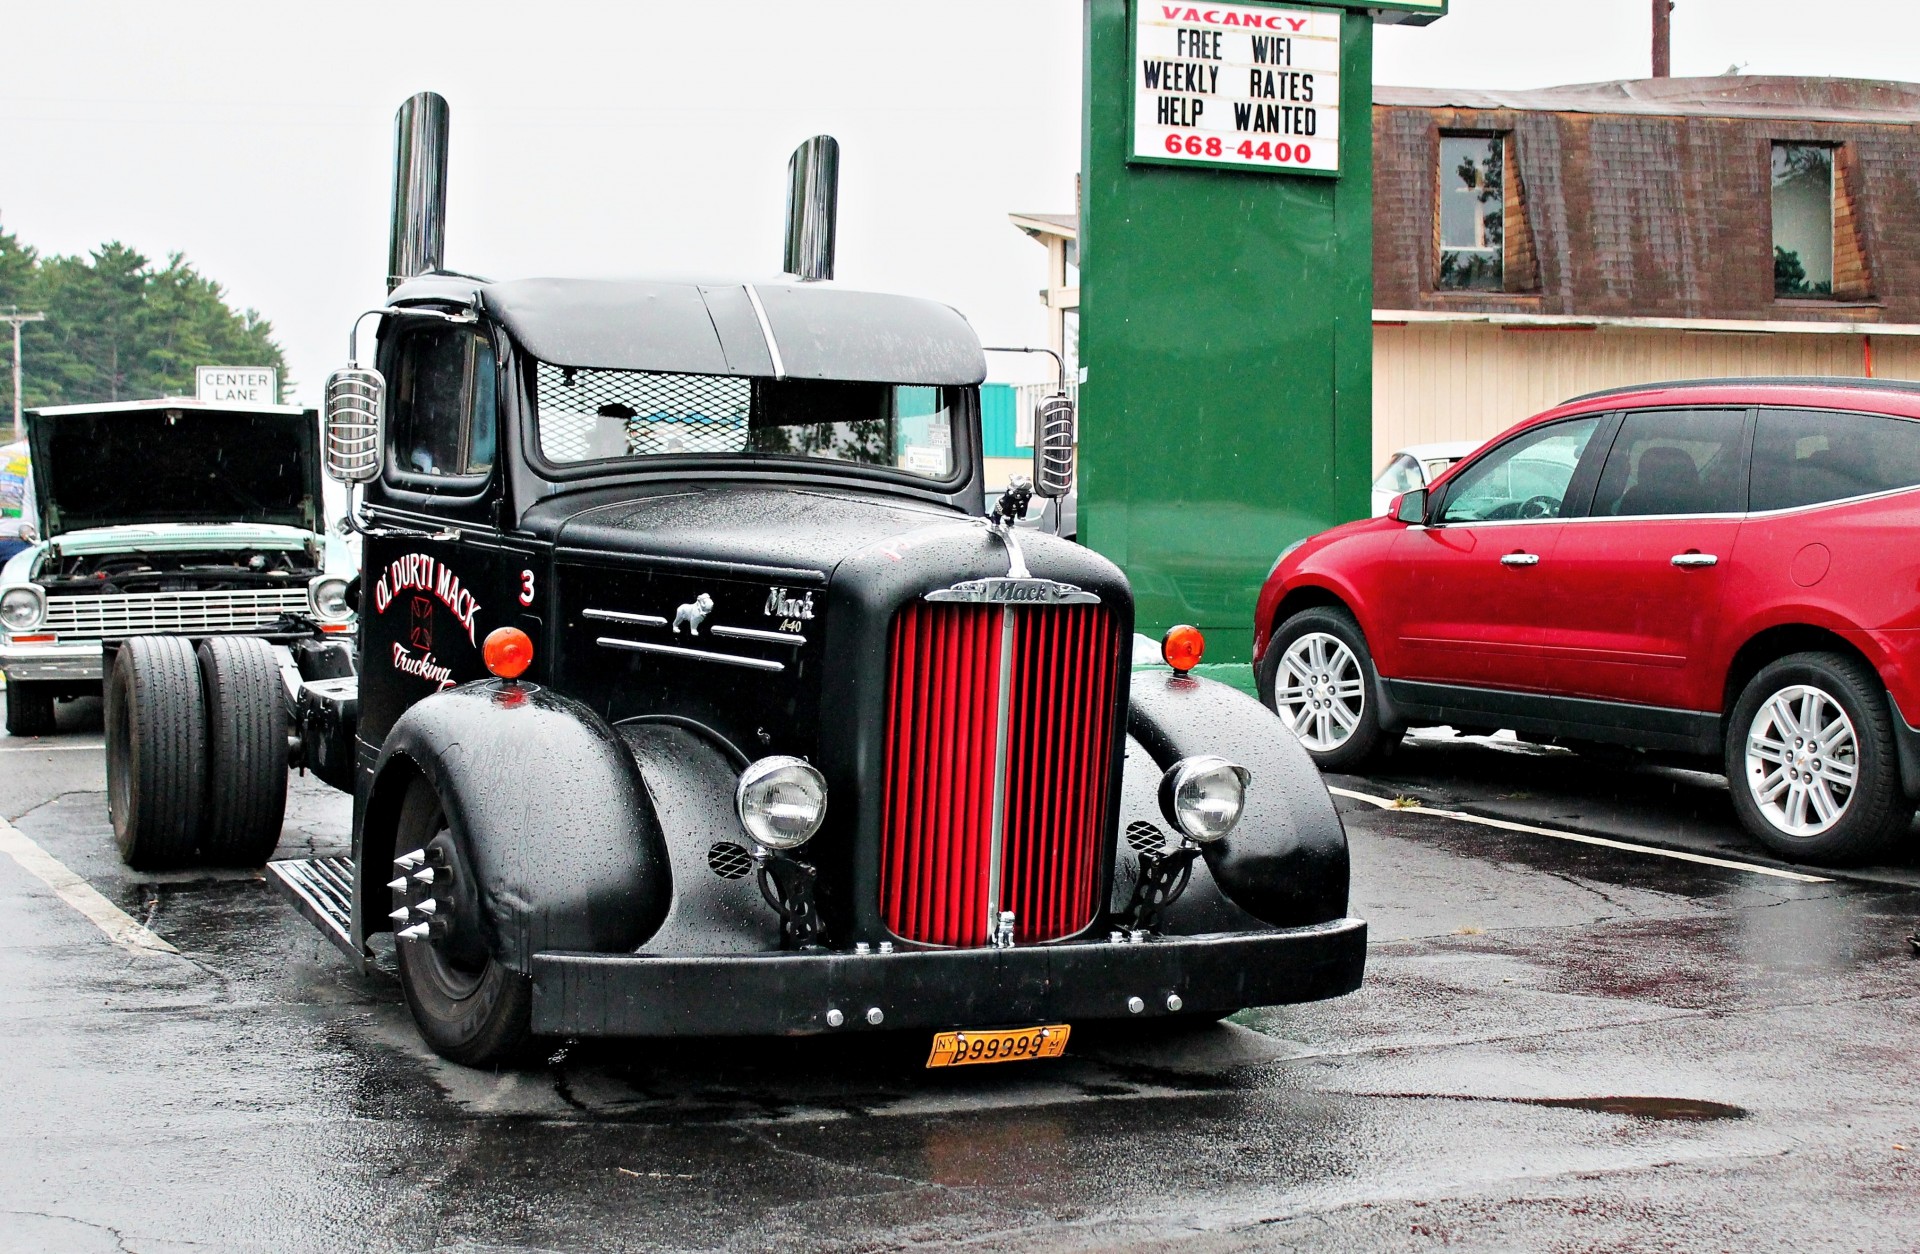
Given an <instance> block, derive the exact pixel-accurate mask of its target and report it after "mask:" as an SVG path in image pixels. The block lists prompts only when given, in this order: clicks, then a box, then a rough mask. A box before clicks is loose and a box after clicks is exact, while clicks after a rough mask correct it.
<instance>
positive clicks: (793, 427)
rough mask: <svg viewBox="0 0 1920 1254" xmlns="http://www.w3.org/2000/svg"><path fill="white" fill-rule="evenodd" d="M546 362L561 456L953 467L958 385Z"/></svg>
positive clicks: (539, 371)
mask: <svg viewBox="0 0 1920 1254" xmlns="http://www.w3.org/2000/svg"><path fill="white" fill-rule="evenodd" d="M535 367H536V368H535V372H534V386H535V389H536V391H535V406H536V412H537V414H538V424H537V425H538V431H539V439H540V453H541V455H542V456H543V457H545V458H546V459H547V460H548V461H550V462H560V463H571V462H589V461H604V460H609V459H615V458H628V457H684V456H700V455H715V454H719V455H725V454H733V455H738V456H781V457H805V458H812V459H816V460H825V461H837V462H851V463H854V464H857V465H863V466H881V467H886V468H888V469H893V470H903V471H906V472H908V473H910V474H915V475H920V476H923V477H926V478H931V479H944V478H947V477H948V476H949V475H951V474H952V473H953V469H954V460H953V412H954V406H955V403H956V401H957V397H958V392H957V390H956V389H952V388H937V387H910V386H900V385H896V384H886V383H842V382H834V381H820V380H808V379H779V380H776V379H747V378H739V377H735V376H728V375H701V374H663V373H657V372H652V371H642V370H596V369H591V368H587V367H572V366H555V365H550V364H548V363H546V362H537V363H535Z"/></svg>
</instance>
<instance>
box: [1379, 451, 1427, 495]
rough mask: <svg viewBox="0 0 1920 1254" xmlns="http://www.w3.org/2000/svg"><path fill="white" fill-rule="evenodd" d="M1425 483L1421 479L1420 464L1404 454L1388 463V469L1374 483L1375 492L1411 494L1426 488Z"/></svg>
mask: <svg viewBox="0 0 1920 1254" xmlns="http://www.w3.org/2000/svg"><path fill="white" fill-rule="evenodd" d="M1425 483H1426V480H1424V479H1422V478H1421V477H1420V463H1419V462H1417V461H1415V460H1413V458H1411V457H1408V456H1407V455H1406V454H1405V453H1402V454H1400V455H1399V456H1398V457H1396V458H1394V459H1393V460H1392V461H1390V462H1388V463H1387V468H1386V469H1385V470H1383V471H1381V472H1380V477H1379V478H1378V479H1375V480H1374V481H1373V490H1374V491H1375V492H1411V491H1413V490H1414V489H1415V488H1418V487H1422V486H1424V485H1425Z"/></svg>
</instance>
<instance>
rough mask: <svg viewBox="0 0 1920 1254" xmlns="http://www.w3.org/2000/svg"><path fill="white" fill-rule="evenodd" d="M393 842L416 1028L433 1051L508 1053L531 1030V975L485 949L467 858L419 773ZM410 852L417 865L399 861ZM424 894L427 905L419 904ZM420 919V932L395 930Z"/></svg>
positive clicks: (474, 1055)
mask: <svg viewBox="0 0 1920 1254" xmlns="http://www.w3.org/2000/svg"><path fill="white" fill-rule="evenodd" d="M393 852H394V860H395V863H394V865H395V874H396V875H397V876H400V877H401V878H404V879H405V880H406V886H405V887H404V888H398V889H393V890H392V892H391V896H392V900H393V908H394V910H395V911H400V910H405V911H407V912H408V914H407V917H406V918H404V919H395V920H394V932H395V935H396V938H397V952H398V958H399V964H400V988H401V990H402V991H403V992H404V993H405V994H406V999H407V1008H408V1009H409V1010H411V1011H412V1012H413V1021H414V1023H416V1024H417V1025H419V1028H420V1035H421V1036H422V1037H423V1038H425V1040H426V1042H427V1044H428V1045H429V1046H431V1047H432V1049H433V1052H434V1053H436V1054H439V1055H440V1056H441V1057H442V1058H446V1059H449V1060H451V1061H453V1062H457V1063H460V1064H462V1065H464V1066H468V1067H495V1066H500V1065H502V1064H507V1063H512V1062H515V1061H517V1060H518V1059H519V1058H520V1057H521V1056H522V1055H523V1054H525V1052H526V1049H527V1046H528V1043H529V1042H530V1041H531V1040H532V1037H533V981H532V980H531V979H529V978H528V977H527V976H524V975H521V974H520V973H519V972H518V971H514V970H511V969H510V968H508V967H505V966H502V965H501V964H500V963H499V961H498V960H496V959H495V958H494V957H493V956H492V955H491V954H490V953H489V952H488V951H487V947H486V942H485V938H484V937H483V936H482V935H481V931H480V905H479V896H478V892H477V889H476V887H475V884H474V880H473V874H472V869H471V864H470V863H469V862H468V861H467V860H466V857H465V854H464V853H463V852H462V850H461V848H460V842H459V841H457V840H456V839H455V838H454V833H453V830H452V827H451V825H450V824H449V823H448V822H447V818H446V812H445V809H444V808H443V807H442V806H441V804H440V797H439V795H438V794H437V793H436V792H435V791H434V788H433V785H432V784H430V783H428V782H427V781H426V780H424V779H417V780H415V781H414V782H413V784H412V786H411V788H410V789H409V790H408V792H407V797H406V800H405V801H404V802H403V803H402V804H401V807H400V821H399V830H398V831H397V832H396V833H395V836H394V846H393ZM415 853H418V854H421V855H422V856H423V858H424V861H423V862H422V863H421V865H420V866H419V867H412V868H408V867H404V866H403V865H402V864H404V863H406V862H407V861H408V858H409V855H411V854H415ZM426 869H431V870H432V871H433V873H434V874H433V878H432V880H431V881H428V882H422V881H421V880H420V879H419V878H418V875H419V872H420V871H421V870H426ZM428 901H431V902H433V903H434V909H433V913H432V914H431V915H427V914H425V913H422V911H421V907H422V906H423V905H424V904H425V903H426V902H428ZM420 923H424V924H425V925H426V927H427V929H428V932H427V934H426V935H424V936H418V937H414V938H407V937H402V936H400V935H399V934H400V933H401V932H403V931H406V930H408V929H409V928H411V927H413V926H415V925H417V924H420Z"/></svg>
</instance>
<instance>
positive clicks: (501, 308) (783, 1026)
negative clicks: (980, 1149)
mask: <svg viewBox="0 0 1920 1254" xmlns="http://www.w3.org/2000/svg"><path fill="white" fill-rule="evenodd" d="M446 126H447V121H446V106H445V103H444V102H443V101H441V100H440V99H439V98H438V97H436V96H432V95H430V94H425V95H422V96H419V97H415V98H414V99H413V100H412V101H410V102H408V104H407V105H406V106H404V107H403V109H402V111H401V115H400V119H399V131H400V141H401V143H400V154H399V160H398V163H397V168H396V176H395V184H396V207H395V215H394V216H395V228H396V229H395V243H394V251H393V261H392V264H391V266H390V269H391V272H392V280H393V286H392V289H391V295H390V299H389V301H388V303H387V305H386V306H385V307H383V308H381V309H379V310H377V311H372V312H373V313H375V314H377V316H378V319H379V323H378V326H379V334H378V348H377V350H376V354H375V357H374V360H373V362H372V364H371V365H361V364H355V365H352V366H349V367H348V368H346V369H344V370H342V371H340V372H338V373H336V375H335V376H334V377H333V379H332V380H330V382H329V385H328V397H327V406H326V416H325V432H324V438H325V443H326V448H327V459H328V466H329V469H330V471H331V472H332V473H334V474H335V475H336V477H340V478H344V479H346V480H349V481H350V482H352V483H353V484H355V485H357V486H355V487H354V488H352V489H351V492H352V495H353V500H352V503H351V505H350V509H349V515H350V517H351V519H352V520H353V526H355V527H356V528H358V529H359V530H360V531H361V532H362V534H363V536H364V556H363V562H362V569H363V575H362V582H361V584H360V586H359V587H358V589H357V598H358V599H357V608H358V612H359V633H358V650H357V651H358V668H357V669H358V674H357V677H355V678H317V679H301V680H297V681H295V686H294V688H293V691H294V693H295V697H294V700H295V708H294V713H293V728H294V735H293V738H292V742H293V745H294V755H295V762H296V764H297V765H302V766H305V767H308V768H310V769H313V770H315V771H317V772H318V773H320V774H321V775H322V776H323V777H324V778H326V779H328V780H330V781H332V782H334V783H336V784H338V785H339V786H340V787H342V788H347V789H351V790H352V792H353V796H354V802H355V804H354V845H353V854H352V856H351V857H350V858H345V859H310V860H292V861H282V862H276V863H272V864H271V866H270V870H271V872H272V875H273V877H274V879H275V880H276V881H277V882H278V883H279V884H280V885H282V886H283V887H284V888H285V889H286V891H288V892H289V893H290V894H291V895H292V896H293V898H294V899H295V901H296V902H297V903H298V904H299V905H300V906H301V908H302V909H303V910H304V911H305V912H306V913H307V914H308V915H309V916H310V917H311V918H312V919H313V920H314V921H315V922H316V923H318V924H319V925H320V926H321V927H322V928H323V929H325V930H326V931H327V932H328V934H329V935H330V936H332V937H333V938H334V939H335V940H336V941H337V943H338V944H339V945H340V946H341V947H342V948H343V949H344V950H345V951H346V952H347V953H348V954H349V955H351V956H352V957H353V958H354V960H355V961H361V962H365V961H367V960H368V959H369V958H370V957H371V956H372V955H373V952H374V951H373V949H372V947H371V944H370V942H371V939H372V938H373V937H375V935H376V934H377V933H382V932H387V931H391V932H393V933H394V935H395V937H396V951H397V963H398V971H399V976H400V980H401V983H402V985H403V987H404V990H405V994H406V998H407V1001H408V1004H409V1006H410V1007H411V1009H412V1011H413V1013H414V1016H415V1018H416V1020H417V1022H418V1024H419V1026H420V1030H421V1031H422V1033H423V1034H424V1035H425V1037H426V1039H427V1041H428V1042H429V1043H430V1044H431V1045H432V1046H433V1048H434V1049H436V1050H438V1051H439V1052H440V1053H442V1054H444V1055H446V1056H447V1057H449V1058H453V1059H456V1060H458V1061H461V1062H466V1063H471V1064H488V1063H494V1062H498V1061H500V1060H502V1059H505V1058H508V1057H511V1056H513V1055H515V1054H516V1053H517V1052H518V1051H519V1050H520V1049H521V1048H522V1046H523V1045H524V1044H525V1043H526V1042H527V1041H528V1040H529V1039H530V1038H531V1037H534V1036H585V1035H631V1036H668V1035H759V1034H792V1033H852V1032H868V1031H873V1030H876V1029H901V1028H908V1029H919V1030H925V1031H929V1032H931V1033H932V1034H933V1043H932V1051H931V1053H930V1055H929V1065H948V1064H954V1063H964V1062H977V1061H998V1060H1002V1059H1009V1058H1027V1057H1044V1056H1051V1055H1055V1054H1058V1053H1059V1052H1060V1051H1061V1049H1062V1048H1064V1046H1065V1043H1066V1040H1067V1035H1068V1033H1069V1032H1070V1030H1071V1028H1072V1026H1073V1025H1075V1024H1080V1023H1084V1022H1087V1021H1090V1020H1129V1019H1148V1018H1155V1017H1167V1016H1186V1017H1218V1016H1221V1015H1224V1014H1227V1013H1230V1012H1232V1011H1234V1010H1237V1009H1239V1008H1242V1007H1245V1006H1252V1005H1266V1004H1273V1003H1281V1002H1297V1001H1305V1000H1311V999H1317V998H1325V997H1332V996H1337V995H1339V994H1342V993H1345V992H1349V991H1351V990H1352V989H1354V988H1356V987H1357V986H1358V985H1359V982H1360V978H1361V971H1362V967H1363V963H1364V953H1365V934H1366V926H1365V924H1364V923H1362V922H1361V921H1360V920H1357V919H1353V918H1349V917H1347V913H1346V907H1347V878H1348V864H1347V847H1346V840H1345V834H1344V832H1343V830H1342V827H1341V824H1340V820H1339V817H1338V816H1337V814H1336V813H1335V811H1334V808H1333V806H1332V804H1331V802H1330V800H1329V798H1328V795H1327V791H1326V789H1325V787H1324V786H1323V785H1322V783H1321V781H1320V778H1319V776H1318V774H1317V773H1316V771H1315V769H1314V767H1313V765H1312V763H1311V762H1310V761H1309V760H1308V758H1307V756H1306V754H1305V753H1304V752H1303V751H1302V750H1301V749H1300V748H1299V747H1298V746H1297V745H1296V744H1295V743H1294V741H1293V740H1292V739H1291V738H1290V737H1289V736H1288V735H1287V734H1286V733H1285V732H1284V730H1283V729H1282V727H1281V725H1280V723H1279V722H1278V721H1277V720H1276V719H1275V717H1274V716H1273V715H1272V714H1271V713H1270V712H1268V711H1267V710H1266V709H1265V708H1264V707H1262V706H1261V705H1260V704H1259V703H1258V702H1257V701H1254V700H1253V699H1252V698H1250V697H1246V696H1243V695H1241V694H1239V693H1238V692H1235V691H1233V690H1232V689H1229V688H1226V687H1224V686H1222V685H1219V684H1215V683H1211V682H1208V681H1205V680H1201V679H1197V678H1191V677H1188V676H1186V675H1184V674H1181V673H1179V672H1177V671H1173V670H1150V671H1139V672H1136V671H1135V670H1134V669H1133V666H1132V658H1131V641H1132V633H1133V604H1132V598H1131V596H1130V594H1129V591H1128V586H1127V582H1126V579H1125V578H1124V576H1122V574H1121V573H1120V571H1119V570H1117V569H1116V568H1115V567H1114V566H1113V565H1112V564H1110V563H1109V562H1107V561H1105V560H1104V559H1102V558H1101V557H1099V556H1097V555H1095V554H1094V553H1092V552H1090V551H1089V550H1087V549H1085V548H1082V547H1079V546H1077V545H1075V544H1073V543H1070V542H1068V541H1065V540H1062V539H1059V538H1056V537H1053V536H1050V535H1046V534H1040V533H1036V532H1035V531H1034V530H1032V529H1029V528H1020V529H1016V528H1015V527H1014V525H1013V523H1014V521H1015V520H1016V519H1017V518H1018V517H1019V516H1021V515H1022V514H1024V513H1025V510H1026V505H1027V501H1026V499H1025V491H1026V485H1025V484H1023V483H1016V485H1015V487H1014V488H1013V489H1011V490H1009V492H1008V493H1007V495H1006V496H1004V497H1003V498H1001V499H1000V500H999V502H998V503H997V504H993V505H992V506H991V508H989V503H988V502H987V501H986V500H985V499H984V497H985V494H984V492H983V489H982V480H981V469H980V466H981V443H980V439H981V437H980V422H979V385H980V383H981V381H982V379H983V378H984V377H985V364H984V358H983V356H982V349H981V347H980V344H979V341H978V340H977V339H976V338H975V336H974V333H973V332H972V330H971V329H970V328H969V327H968V325H967V323H966V321H965V320H964V319H962V318H961V317H960V315H959V314H957V313H955V312H954V311H953V310H951V309H949V308H947V307H945V306H942V305H938V304H935V303H932V302H929V301H925V300H917V299H907V298H902V297H895V296H883V295H874V294H870V293H866V292H856V291H848V290H844V289H841V288H838V287H836V286H834V285H833V284H831V283H829V282H823V281H817V280H819V279H821V278H824V277H826V276H827V275H828V274H830V271H831V239H832V222H833V220H832V205H833V195H832V186H833V182H834V166H835V164H836V162H837V156H836V149H835V148H834V146H833V145H832V142H831V141H830V140H826V139H825V138H824V137H822V138H821V139H816V140H813V141H809V142H808V144H807V145H803V147H802V149H801V150H800V151H799V152H797V153H796V154H795V160H794V163H793V166H792V168H791V171H790V173H791V176H792V184H793V187H792V191H791V193H790V201H789V227H788V267H787V268H788V270H789V272H790V274H789V276H788V277H785V278H782V279H780V280H777V281H773V282H711V283H706V282H647V281H631V282H628V281H620V282H612V281H576V280H558V279H534V280H522V281H516V282H499V283H495V282H486V281H482V280H478V279H474V278H470V277H466V276H462V275H457V274H452V273H448V272H445V271H444V270H443V269H441V267H440V264H439V259H440V239H441V226H440V221H441V206H442V203H443V200H444V190H443V189H444V186H445V184H444V164H443V163H444V140H445V135H446ZM796 276H797V277H796ZM1071 427H1072V419H1071V408H1070V406H1068V405H1067V404H1066V403H1065V401H1064V398H1061V399H1059V400H1056V401H1055V402H1053V403H1051V404H1050V405H1048V406H1047V407H1046V411H1045V412H1044V413H1043V414H1042V415H1041V435H1040V436H1039V438H1038V440H1037V443H1038V445H1039V446H1040V447H1039V450H1038V454H1037V457H1036V462H1037V470H1038V477H1039V479H1040V485H1039V486H1040V488H1041V490H1042V491H1044V492H1047V493H1051V494H1054V495H1058V494H1060V493H1064V492H1065V491H1066V490H1067V487H1068V485H1069V483H1070V478H1071V441H1072V431H1071ZM1189 630H1190V629H1189ZM136 691H137V689H136ZM134 751H135V752H137V751H138V746H135V747H134ZM209 786H210V787H211V788H213V789H221V788H224V787H226V786H227V783H226V781H223V780H221V779H218V778H215V779H212V780H210V781H209Z"/></svg>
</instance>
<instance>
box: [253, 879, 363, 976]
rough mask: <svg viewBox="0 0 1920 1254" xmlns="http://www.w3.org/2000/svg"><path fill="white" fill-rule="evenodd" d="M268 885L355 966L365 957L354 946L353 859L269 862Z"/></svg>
mask: <svg viewBox="0 0 1920 1254" xmlns="http://www.w3.org/2000/svg"><path fill="white" fill-rule="evenodd" d="M267 882H268V883H270V884H272V885H273V886H274V887H275V888H277V889H279V890H280V892H281V894H282V895H283V896H285V897H286V898H287V899H288V900H289V901H291V902H293V904H294V905H295V906H297V907H299V910H300V913H301V914H304V915H306V916H307V919H308V921H310V922H311V923H312V924H313V925H314V926H315V927H317V928H319V929H320V932H321V934H322V935H323V936H325V937H326V938H327V939H328V940H330V941H332V942H333V943H334V944H335V945H337V946H339V947H340V950H341V952H342V953H344V954H346V955H347V957H349V958H351V959H353V960H354V961H355V962H356V963H364V962H365V961H366V958H365V956H364V955H362V954H360V953H358V952H356V951H355V949H354V944H353V930H352V929H353V860H352V859H350V858H287V859H285V860H283V861H280V862H269V863H267Z"/></svg>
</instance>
